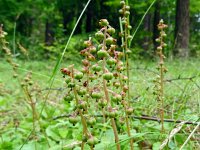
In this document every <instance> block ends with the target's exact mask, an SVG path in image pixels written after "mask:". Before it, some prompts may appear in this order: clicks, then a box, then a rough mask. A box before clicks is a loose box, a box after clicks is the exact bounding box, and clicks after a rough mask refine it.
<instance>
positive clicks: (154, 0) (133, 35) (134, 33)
mask: <svg viewBox="0 0 200 150" xmlns="http://www.w3.org/2000/svg"><path fill="white" fill-rule="evenodd" d="M155 2H156V0H153V2H152V3H151V5H150V6H149V7H148V9H147V10H146V12H145V13H144V15H143V16H142V19H141V20H140V22H139V24H138V26H137V28H136V29H135V31H134V32H133V34H132V39H131V40H130V42H129V47H131V43H132V40H133V38H134V37H135V35H136V33H137V31H138V29H139V28H140V26H141V24H142V22H143V20H144V18H145V16H146V15H147V13H148V12H149V10H150V9H151V7H152V6H153V5H154V4H155Z"/></svg>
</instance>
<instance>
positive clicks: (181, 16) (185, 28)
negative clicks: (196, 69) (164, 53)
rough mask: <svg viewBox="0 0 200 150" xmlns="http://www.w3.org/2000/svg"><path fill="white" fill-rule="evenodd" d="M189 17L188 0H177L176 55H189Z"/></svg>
mask: <svg viewBox="0 0 200 150" xmlns="http://www.w3.org/2000/svg"><path fill="white" fill-rule="evenodd" d="M189 19H190V18H189V0H177V1H176V25H175V49H174V54H175V55H176V56H178V57H188V56H189Z"/></svg>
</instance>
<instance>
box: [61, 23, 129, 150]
mask: <svg viewBox="0 0 200 150" xmlns="http://www.w3.org/2000/svg"><path fill="white" fill-rule="evenodd" d="M99 25H100V27H101V29H100V30H99V31H97V32H96V34H95V38H96V39H97V40H98V42H99V43H98V44H94V42H93V39H92V38H89V40H87V41H85V42H84V43H83V45H84V46H85V49H83V50H82V51H81V52H80V54H81V55H82V56H83V60H82V68H81V69H80V70H77V69H75V68H74V65H70V66H68V67H67V68H62V69H61V72H62V74H63V76H64V77H65V78H64V79H65V82H66V84H67V88H68V91H67V94H66V96H65V97H64V100H65V101H67V102H68V103H70V105H71V106H73V110H72V111H71V112H69V113H70V114H71V115H70V117H69V122H70V123H72V124H73V125H76V124H77V123H78V122H80V121H81V123H82V126H83V136H82V137H83V140H82V147H83V146H84V143H85V142H86V143H87V144H88V145H90V146H91V149H92V148H93V147H94V146H95V144H97V143H98V142H100V135H96V136H95V135H93V134H92V133H93V130H94V129H95V126H96V125H97V120H98V123H102V124H106V123H108V122H111V126H112V128H113V132H114V135H115V142H116V145H117V149H120V144H119V143H118V142H119V138H118V131H121V130H127V129H126V127H125V128H124V127H122V126H123V124H120V123H119V122H120V121H121V120H125V118H127V119H129V117H128V116H130V115H132V113H133V108H132V107H131V106H130V105H129V104H128V98H127V91H128V88H129V87H128V86H127V80H128V77H127V76H126V72H125V71H126V65H125V64H124V62H123V61H122V58H123V56H124V53H123V52H121V51H118V50H117V49H119V48H118V47H117V45H116V41H117V40H116V39H115V38H114V37H113V35H114V34H115V29H114V28H113V27H112V26H110V25H109V22H108V21H107V20H106V19H101V20H100V22H99ZM97 115H101V116H103V117H102V118H100V119H99V118H98V119H97V118H96V117H95V116H97ZM129 130H130V129H129Z"/></svg>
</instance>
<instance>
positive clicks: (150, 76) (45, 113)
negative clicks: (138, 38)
mask: <svg viewBox="0 0 200 150" xmlns="http://www.w3.org/2000/svg"><path fill="white" fill-rule="evenodd" d="M17 62H18V63H19V68H18V74H19V75H18V76H19V79H20V80H21V81H22V80H24V78H25V76H26V74H27V73H28V72H30V71H31V72H32V81H33V85H32V87H31V88H30V89H29V92H30V93H29V94H30V95H32V97H34V100H35V102H36V106H35V109H36V110H35V111H36V114H37V115H38V116H40V119H39V120H40V121H36V122H35V125H34V128H35V129H36V133H34V136H30V135H31V134H30V133H31V131H32V128H33V125H32V121H33V118H32V109H31V105H30V102H29V101H28V100H27V98H26V96H25V95H26V94H24V92H23V91H22V89H21V87H20V84H21V81H19V80H17V79H15V78H13V71H12V67H11V66H9V64H8V63H7V62H5V61H3V62H1V64H0V70H1V73H0V138H1V140H0V149H9V150H11V149H19V148H21V146H23V149H32V148H33V147H35V146H36V145H35V144H33V143H34V142H33V141H37V143H39V144H38V145H37V149H45V147H48V144H47V142H46V139H48V141H50V145H51V147H54V146H57V147H61V146H62V144H64V145H67V144H69V143H70V142H72V139H73V140H74V139H79V137H77V135H78V133H79V131H80V130H79V129H78V128H77V127H75V128H74V129H73V130H72V131H73V132H74V133H70V135H69V132H70V131H69V130H67V131H66V126H65V125H66V122H65V118H60V119H56V120H53V118H55V117H56V116H60V115H63V114H66V113H65V111H66V109H67V107H65V105H66V103H65V102H64V100H63V97H64V95H65V94H66V93H65V84H64V82H63V78H62V75H61V73H60V72H58V73H57V75H56V76H55V80H54V84H53V86H52V87H51V89H49V87H50V83H49V79H50V77H51V74H52V71H53V68H54V66H55V62H48V61H31V62H30V61H28V62H23V61H17ZM71 63H73V62H66V63H65V64H64V63H63V65H62V66H64V65H66V66H67V65H69V64H71ZM165 65H166V67H167V69H168V72H167V73H166V74H165V77H164V79H165V83H164V95H165V96H164V105H165V118H166V119H172V120H173V119H174V120H185V121H190V122H196V121H199V119H200V118H199V117H200V69H199V66H200V61H199V60H198V59H195V58H193V59H189V60H180V59H179V60H174V61H172V60H167V61H166V64H165ZM75 66H77V67H78V68H80V64H78V63H77V62H75ZM156 67H157V62H156V61H150V60H148V61H147V60H146V61H142V60H137V61H131V67H130V68H131V71H130V72H131V78H130V81H131V83H130V84H131V101H132V103H133V106H134V109H135V114H134V115H135V116H144V115H145V116H148V117H159V116H158V115H157V109H158V107H159V104H158V102H157V101H156V98H155V95H154V85H155V83H154V82H153V80H154V79H155V78H156V77H157V74H158V73H159V72H158V70H157V69H156ZM49 91H50V92H49ZM43 106H44V107H43ZM43 108H44V109H43ZM41 110H42V111H41ZM132 125H133V128H134V133H135V136H136V138H135V141H136V143H135V147H140V146H141V145H140V144H141V143H140V141H141V140H143V141H147V142H148V143H150V144H151V146H152V147H154V148H155V149H156V147H158V146H159V145H160V144H161V143H162V142H161V141H159V142H158V138H161V137H164V139H165V138H167V137H168V134H169V132H170V131H171V130H173V129H174V128H175V127H176V123H174V122H172V123H167V122H166V123H165V129H166V133H165V134H163V135H162V136H161V137H159V136H158V133H159V132H160V126H161V125H160V124H159V122H155V121H149V120H142V119H134V120H133V123H132ZM58 126H59V128H57V127H58ZM194 127H195V124H192V125H185V126H184V127H183V128H182V130H181V131H180V132H179V133H178V134H177V135H176V136H175V138H174V139H173V140H172V141H171V143H169V145H168V147H169V148H170V147H171V148H173V147H180V145H181V144H183V143H184V141H185V140H186V139H187V137H188V136H189V134H190V133H191V132H192V130H193V129H194ZM71 128H73V127H71ZM42 130H45V134H42V133H43V131H42ZM137 133H138V134H137ZM139 133H140V134H139ZM67 137H69V139H71V140H70V141H67V142H66V141H65V139H66V138H67ZM198 140H200V130H197V131H196V133H194V134H193V136H192V138H191V140H190V142H189V143H188V145H187V146H186V149H187V148H188V149H190V148H192V149H193V147H195V148H197V147H198V146H199V144H200V141H198ZM58 141H62V142H61V143H59V142H58ZM107 144H108V143H107ZM99 147H101V146H99ZM55 149H56V148H55ZM108 149H111V148H109V147H108Z"/></svg>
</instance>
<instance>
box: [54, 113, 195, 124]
mask: <svg viewBox="0 0 200 150" xmlns="http://www.w3.org/2000/svg"><path fill="white" fill-rule="evenodd" d="M70 116H71V115H70V114H64V115H60V116H56V117H54V118H53V120H57V119H60V118H68V117H70ZM95 117H103V116H102V115H95ZM132 118H134V119H143V120H151V121H157V122H161V120H160V119H159V118H157V117H150V116H146V115H143V116H132ZM164 122H171V123H182V122H184V124H191V125H198V123H199V122H191V121H185V120H175V119H164Z"/></svg>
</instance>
